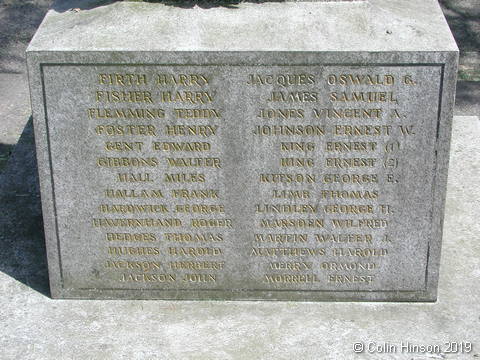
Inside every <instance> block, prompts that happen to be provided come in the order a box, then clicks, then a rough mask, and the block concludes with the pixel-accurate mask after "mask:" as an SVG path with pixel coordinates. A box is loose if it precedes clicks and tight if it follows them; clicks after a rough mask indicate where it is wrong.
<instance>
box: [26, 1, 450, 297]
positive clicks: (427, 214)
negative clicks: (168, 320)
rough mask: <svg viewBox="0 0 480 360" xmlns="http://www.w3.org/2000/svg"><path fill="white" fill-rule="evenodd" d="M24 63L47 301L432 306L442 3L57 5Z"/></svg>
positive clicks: (445, 135) (442, 96)
mask: <svg viewBox="0 0 480 360" xmlns="http://www.w3.org/2000/svg"><path fill="white" fill-rule="evenodd" d="M147 13H148V14H150V16H148V17H146V14H147ZM380 13H384V15H385V17H386V18H385V19H383V18H379V17H378V16H376V15H378V14H380ZM410 13H412V14H414V15H411V16H408V17H407V16H406V14H410ZM327 14H328V17H327ZM186 18H193V19H195V20H194V24H191V25H189V26H187V25H185V26H182V25H179V24H183V23H184V22H182V20H185V19H186ZM320 18H322V19H323V18H326V19H328V21H327V24H326V25H327V26H326V27H325V30H321V28H320V24H319V19H320ZM160 19H163V20H162V21H160ZM165 19H166V20H165ZM339 19H347V20H348V19H355V21H356V22H355V23H353V22H351V21H347V23H346V24H347V25H346V26H342V24H340V23H339V21H338V20H339ZM140 20H144V21H143V22H141V21H140ZM420 20H423V22H422V21H420ZM352 21H353V20H352ZM100 22H101V23H102V24H106V25H102V26H103V27H101V28H99V26H98V25H99V24H100ZM140 22H141V24H142V25H141V26H140V28H138V29H137V30H135V31H133V29H132V28H131V27H130V26H131V25H133V24H138V23H140ZM384 22H385V23H384ZM118 23H122V24H125V26H124V27H122V28H121V29H118V27H117V28H116V32H112V31H109V30H111V29H114V25H115V24H118ZM109 27H110V28H109ZM220 28H221V29H222V32H221V33H220V32H218V30H219V29H220ZM126 29H132V31H130V32H129V31H126ZM154 29H156V30H154ZM340 31H341V32H340ZM28 62H29V71H30V75H31V91H32V103H33V112H34V119H35V132H36V142H37V152H38V160H39V161H38V162H39V171H40V179H41V189H42V203H43V211H44V220H45V232H46V241H47V249H48V260H49V270H50V279H51V289H52V296H53V297H60V298H142V299H144V298H146V299H150V298H158V299H264V300H372V301H434V300H435V299H436V287H437V281H438V270H439V269H438V267H439V259H440V244H441V236H442V232H441V227H442V217H443V204H444V197H445V186H446V176H447V166H448V149H449V137H450V127H451V117H452V106H453V97H454V88H455V70H456V63H457V50H456V45H455V43H454V41H453V40H452V38H451V34H450V32H449V30H448V27H447V25H446V23H445V21H444V19H443V16H442V14H441V12H440V10H439V8H438V5H437V4H436V2H435V1H433V0H432V1H426V2H425V4H422V5H419V4H417V3H416V2H414V1H407V2H405V3H404V4H403V5H402V6H399V8H396V7H395V6H392V5H391V4H390V2H388V1H371V2H366V3H364V2H352V3H348V4H347V3H342V4H340V3H287V4H261V5H258V4H240V5H239V8H238V9H236V10H235V11H233V10H231V9H224V8H214V9H208V10H206V9H199V8H195V9H182V8H172V7H167V6H165V5H160V4H139V3H117V4H114V5H109V6H104V7H97V8H93V9H90V10H82V11H79V12H77V13H68V12H67V13H57V12H55V11H51V12H50V13H49V14H48V15H47V18H46V20H45V21H44V23H43V24H42V26H41V27H40V29H39V31H38V33H37V35H36V36H35V38H34V39H33V41H32V43H31V45H30V47H29V50H28Z"/></svg>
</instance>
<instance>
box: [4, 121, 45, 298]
mask: <svg viewBox="0 0 480 360" xmlns="http://www.w3.org/2000/svg"><path fill="white" fill-rule="evenodd" d="M35 156H36V152H35V142H34V139H33V127H32V119H30V120H29V121H28V123H27V125H26V127H25V129H24V131H23V133H22V136H21V137H20V140H19V141H18V144H17V145H16V146H15V149H14V150H13V153H12V155H11V157H10V159H9V160H8V163H7V165H6V167H5V168H4V169H3V171H2V172H1V173H0V206H1V213H2V216H1V217H0V229H1V230H0V271H1V272H3V273H5V274H7V275H9V276H11V277H12V278H14V279H16V280H18V281H20V282H22V283H24V284H25V285H27V286H29V287H31V288H32V289H34V290H36V291H38V292H40V293H41V294H44V295H47V296H49V295H50V289H49V284H48V270H47V260H46V250H45V239H44V233H43V221H42V210H41V203H40V193H39V185H38V173H37V162H36V158H35Z"/></svg>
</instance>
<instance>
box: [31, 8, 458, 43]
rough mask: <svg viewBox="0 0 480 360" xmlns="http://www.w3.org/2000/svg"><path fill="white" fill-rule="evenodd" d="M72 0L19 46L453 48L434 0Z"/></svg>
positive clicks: (52, 13) (54, 11) (46, 19)
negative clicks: (92, 1)
mask: <svg viewBox="0 0 480 360" xmlns="http://www.w3.org/2000/svg"><path fill="white" fill-rule="evenodd" d="M77 3H78V4H79V5H78V9H80V10H79V11H69V10H68V9H67V7H66V6H56V5H54V6H53V8H52V9H51V10H50V11H49V12H48V14H47V16H46V17H45V19H44V21H43V23H42V25H41V27H40V30H39V31H38V32H37V34H36V35H35V37H34V38H33V40H32V42H31V43H30V46H29V47H28V49H27V52H35V51H182V52H192V51H227V50H228V51H239V52H241V51H272V52H274V51H284V50H285V49H290V51H298V52H319V51H321V52H326V51H332V52H333V51H356V52H398V51H404V52H406V51H422V52H429V51H447V52H450V51H458V48H457V45H456V43H455V40H454V39H453V36H452V34H451V33H450V31H449V28H448V25H447V23H446V21H445V18H444V16H443V14H442V11H441V9H440V6H439V5H438V2H437V1H436V0H422V1H418V0H402V1H391V0H369V1H353V2H352V1H348V2H338V1H335V2H266V3H261V4H258V3H239V4H232V5H231V6H217V7H215V6H213V5H212V6H211V7H206V6H204V7H200V6H198V5H195V6H193V7H190V8H188V7H187V8H186V7H181V5H180V3H178V5H175V2H172V3H170V4H163V3H145V2H125V1H123V2H114V3H110V4H107V5H102V6H100V5H97V6H92V5H90V6H83V7H82V4H83V3H85V2H82V1H78V2H77ZM72 4H73V3H72ZM74 6H75V5H73V6H72V7H74ZM140 25H141V26H140ZM139 29H142V30H139Z"/></svg>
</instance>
